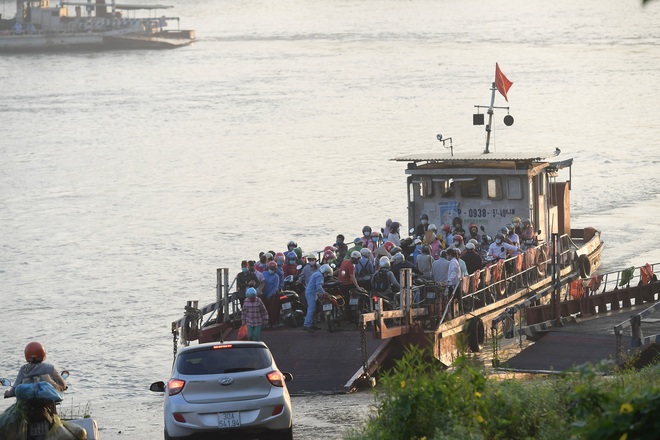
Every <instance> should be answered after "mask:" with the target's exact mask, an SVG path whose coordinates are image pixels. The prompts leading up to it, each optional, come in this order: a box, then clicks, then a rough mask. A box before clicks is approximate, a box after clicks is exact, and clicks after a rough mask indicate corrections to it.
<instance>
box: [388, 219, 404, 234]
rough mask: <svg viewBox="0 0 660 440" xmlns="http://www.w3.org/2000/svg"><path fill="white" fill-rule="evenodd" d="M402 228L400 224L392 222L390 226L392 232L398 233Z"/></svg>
mask: <svg viewBox="0 0 660 440" xmlns="http://www.w3.org/2000/svg"><path fill="white" fill-rule="evenodd" d="M400 227H401V225H400V224H399V222H392V224H391V225H390V232H394V233H398V232H399V228H400Z"/></svg>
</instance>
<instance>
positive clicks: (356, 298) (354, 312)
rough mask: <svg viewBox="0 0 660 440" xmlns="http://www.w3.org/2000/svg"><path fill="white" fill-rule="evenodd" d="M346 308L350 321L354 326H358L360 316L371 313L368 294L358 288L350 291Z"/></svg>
mask: <svg viewBox="0 0 660 440" xmlns="http://www.w3.org/2000/svg"><path fill="white" fill-rule="evenodd" d="M349 295H350V297H349V299H348V306H349V309H350V313H351V321H352V322H354V323H355V325H356V326H359V325H360V315H362V314H363V313H368V312H370V311H371V306H370V304H369V299H370V298H369V292H367V291H366V290H365V289H363V288H362V287H360V288H359V289H351V290H350V292H349Z"/></svg>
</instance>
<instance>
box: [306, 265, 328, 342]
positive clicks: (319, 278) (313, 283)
mask: <svg viewBox="0 0 660 440" xmlns="http://www.w3.org/2000/svg"><path fill="white" fill-rule="evenodd" d="M332 272H333V271H332V268H331V267H330V266H328V265H327V264H324V265H322V266H321V267H320V269H319V271H318V272H314V273H313V274H312V276H311V277H310V278H309V281H308V282H307V287H306V288H305V299H307V316H305V322H304V323H303V330H305V331H306V332H314V331H315V330H319V327H317V326H316V325H314V314H315V313H316V300H317V299H318V297H320V296H321V295H323V293H325V292H324V291H323V281H324V280H325V278H326V277H328V278H329V277H331V276H332Z"/></svg>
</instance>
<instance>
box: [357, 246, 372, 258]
mask: <svg viewBox="0 0 660 440" xmlns="http://www.w3.org/2000/svg"><path fill="white" fill-rule="evenodd" d="M360 254H362V256H363V257H367V258H371V249H369V248H362V249H360Z"/></svg>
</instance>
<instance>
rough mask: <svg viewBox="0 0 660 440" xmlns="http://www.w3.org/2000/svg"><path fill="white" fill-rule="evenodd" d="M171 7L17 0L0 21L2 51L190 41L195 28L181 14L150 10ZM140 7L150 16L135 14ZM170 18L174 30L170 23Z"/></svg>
mask: <svg viewBox="0 0 660 440" xmlns="http://www.w3.org/2000/svg"><path fill="white" fill-rule="evenodd" d="M70 7H71V8H73V9H70ZM171 7H172V6H165V5H137V4H118V3H115V1H114V0H113V1H112V3H106V2H105V0H96V1H95V2H91V1H88V2H70V1H62V2H60V3H59V4H58V5H57V6H51V4H50V0H16V11H17V13H16V16H15V17H14V18H12V19H2V20H0V52H28V51H58V50H59V51H68V50H103V49H167V48H175V47H181V46H185V45H188V44H190V43H192V42H193V41H195V31H193V30H181V29H179V28H178V24H179V17H168V16H164V15H163V16H160V17H156V16H155V14H154V12H155V11H158V10H161V9H170V8H171ZM138 11H141V12H145V11H146V12H147V13H148V14H147V15H148V16H147V17H141V18H140V17H136V13H137V12H138ZM152 15H153V16H152ZM171 22H176V23H177V28H176V29H171V28H169V23H171Z"/></svg>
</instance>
